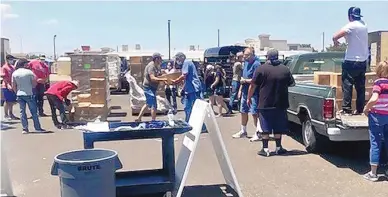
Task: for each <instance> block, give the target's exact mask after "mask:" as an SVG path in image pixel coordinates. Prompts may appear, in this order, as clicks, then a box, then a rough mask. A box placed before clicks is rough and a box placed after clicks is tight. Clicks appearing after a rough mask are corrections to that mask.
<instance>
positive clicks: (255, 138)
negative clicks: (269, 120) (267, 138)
mask: <svg viewBox="0 0 388 197" xmlns="http://www.w3.org/2000/svg"><path fill="white" fill-rule="evenodd" d="M262 139H263V138H262V137H261V133H259V132H256V133H255V134H253V136H252V137H251V138H250V139H249V141H250V142H257V141H260V140H262Z"/></svg>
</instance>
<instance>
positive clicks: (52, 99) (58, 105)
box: [45, 81, 78, 129]
mask: <svg viewBox="0 0 388 197" xmlns="http://www.w3.org/2000/svg"><path fill="white" fill-rule="evenodd" d="M77 87H78V81H60V82H57V83H55V84H54V85H52V86H50V88H49V89H48V90H47V91H46V92H45V94H46V97H47V100H48V102H49V104H50V109H51V118H52V120H53V123H54V125H55V127H57V128H58V129H66V128H68V127H69V126H68V125H67V123H68V119H67V118H66V113H65V105H70V100H69V99H67V96H68V95H69V94H70V92H71V91H73V90H75V89H77ZM56 109H58V110H59V114H60V117H61V120H62V123H59V121H58V118H57V112H56Z"/></svg>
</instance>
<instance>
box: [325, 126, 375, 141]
mask: <svg viewBox="0 0 388 197" xmlns="http://www.w3.org/2000/svg"><path fill="white" fill-rule="evenodd" d="M327 134H328V137H329V139H330V140H331V141H369V132H368V128H348V129H342V128H337V127H334V128H327Z"/></svg>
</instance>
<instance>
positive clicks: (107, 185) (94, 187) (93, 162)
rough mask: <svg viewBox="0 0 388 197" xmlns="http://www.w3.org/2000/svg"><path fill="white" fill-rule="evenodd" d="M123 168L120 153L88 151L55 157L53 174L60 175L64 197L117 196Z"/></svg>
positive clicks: (100, 150) (62, 195)
mask: <svg viewBox="0 0 388 197" xmlns="http://www.w3.org/2000/svg"><path fill="white" fill-rule="evenodd" d="M121 168H122V164H121V162H120V160H119V158H118V156H117V152H116V151H113V150H106V149H85V150H75V151H70V152H65V153H62V154H59V155H57V156H55V158H54V164H53V166H52V168H51V174H52V175H57V176H59V179H60V187H61V197H115V196H116V185H115V171H116V170H118V169H121Z"/></svg>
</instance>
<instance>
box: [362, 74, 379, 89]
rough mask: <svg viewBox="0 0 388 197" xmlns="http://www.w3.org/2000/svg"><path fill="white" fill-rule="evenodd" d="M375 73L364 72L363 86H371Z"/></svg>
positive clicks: (375, 76) (375, 77) (374, 79)
mask: <svg viewBox="0 0 388 197" xmlns="http://www.w3.org/2000/svg"><path fill="white" fill-rule="evenodd" d="M376 79H377V75H376V73H375V72H369V73H366V74H365V87H371V86H373V84H374V83H375V81H376Z"/></svg>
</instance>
